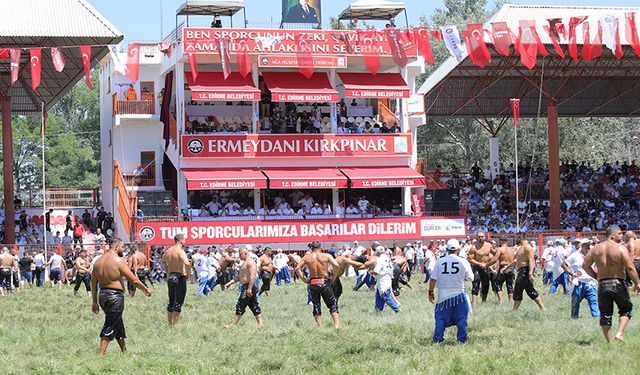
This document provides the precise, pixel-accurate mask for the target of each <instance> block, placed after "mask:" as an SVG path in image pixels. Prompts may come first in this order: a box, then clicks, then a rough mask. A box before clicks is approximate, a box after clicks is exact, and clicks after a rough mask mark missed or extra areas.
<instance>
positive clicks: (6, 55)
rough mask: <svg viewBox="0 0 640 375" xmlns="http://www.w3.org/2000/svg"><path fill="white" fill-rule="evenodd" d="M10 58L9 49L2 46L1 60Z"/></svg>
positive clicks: (0, 50) (0, 49)
mask: <svg viewBox="0 0 640 375" xmlns="http://www.w3.org/2000/svg"><path fill="white" fill-rule="evenodd" d="M8 58H9V50H8V49H6V48H0V60H6V59H8Z"/></svg>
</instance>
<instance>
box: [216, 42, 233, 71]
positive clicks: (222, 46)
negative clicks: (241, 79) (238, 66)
mask: <svg viewBox="0 0 640 375" xmlns="http://www.w3.org/2000/svg"><path fill="white" fill-rule="evenodd" d="M216 46H217V47H218V56H220V64H221V65H222V73H223V74H224V79H227V77H229V74H231V57H230V56H229V39H227V38H218V39H216Z"/></svg>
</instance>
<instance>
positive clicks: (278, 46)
mask: <svg viewBox="0 0 640 375" xmlns="http://www.w3.org/2000/svg"><path fill="white" fill-rule="evenodd" d="M182 33H183V34H182V35H183V40H184V42H183V43H184V45H185V46H187V45H189V46H191V45H192V46H193V50H194V52H195V53H196V54H217V53H218V47H217V45H216V39H220V38H228V39H229V40H230V42H229V44H228V48H229V53H230V54H232V55H233V54H237V53H239V52H240V51H242V48H243V43H242V41H246V45H247V47H248V49H249V54H253V55H261V54H287V55H291V56H295V55H296V43H295V41H296V35H297V34H304V35H305V38H306V40H307V42H308V43H309V48H310V50H311V54H312V55H313V56H314V58H317V57H318V56H329V55H342V56H344V55H357V56H364V55H380V56H388V57H390V56H391V47H390V45H389V42H388V41H387V37H386V35H385V33H383V32H377V33H375V38H376V43H375V48H366V46H364V45H362V43H358V42H357V40H358V36H357V34H356V31H355V30H286V29H211V28H195V27H187V28H184V29H183V30H182ZM345 41H346V42H345ZM403 49H404V51H405V53H406V55H407V56H410V57H415V56H416V55H417V50H416V46H415V45H414V44H413V43H410V44H407V45H403Z"/></svg>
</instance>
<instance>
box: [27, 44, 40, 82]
mask: <svg viewBox="0 0 640 375" xmlns="http://www.w3.org/2000/svg"><path fill="white" fill-rule="evenodd" d="M29 52H30V54H31V90H33V91H36V89H37V88H38V86H40V72H41V70H42V63H41V62H40V58H41V57H42V50H41V49H40V48H31V49H30V50H29Z"/></svg>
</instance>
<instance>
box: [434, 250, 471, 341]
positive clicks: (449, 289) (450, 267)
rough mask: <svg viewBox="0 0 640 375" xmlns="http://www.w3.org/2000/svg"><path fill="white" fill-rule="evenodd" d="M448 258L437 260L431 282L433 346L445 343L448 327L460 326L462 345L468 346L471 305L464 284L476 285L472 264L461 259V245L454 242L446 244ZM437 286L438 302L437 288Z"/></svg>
mask: <svg viewBox="0 0 640 375" xmlns="http://www.w3.org/2000/svg"><path fill="white" fill-rule="evenodd" d="M446 249H447V255H446V256H445V257H443V258H440V259H438V260H437V262H436V265H435V268H434V270H433V272H432V273H431V280H429V301H430V302H431V303H433V302H434V301H435V302H436V308H435V321H436V327H435V330H434V332H433V342H434V343H441V342H442V341H444V331H445V329H446V328H447V327H451V326H457V327H458V333H457V339H458V342H459V343H465V342H467V317H468V315H469V312H470V311H471V309H470V304H469V298H468V297H467V290H466V286H465V284H464V282H465V280H469V281H473V271H472V270H471V264H469V262H468V261H467V260H466V259H462V258H460V257H459V256H458V251H460V243H458V240H455V239H451V240H449V242H447V248H446ZM436 284H437V286H438V299H437V301H436V298H435V294H434V288H435V287H436Z"/></svg>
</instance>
